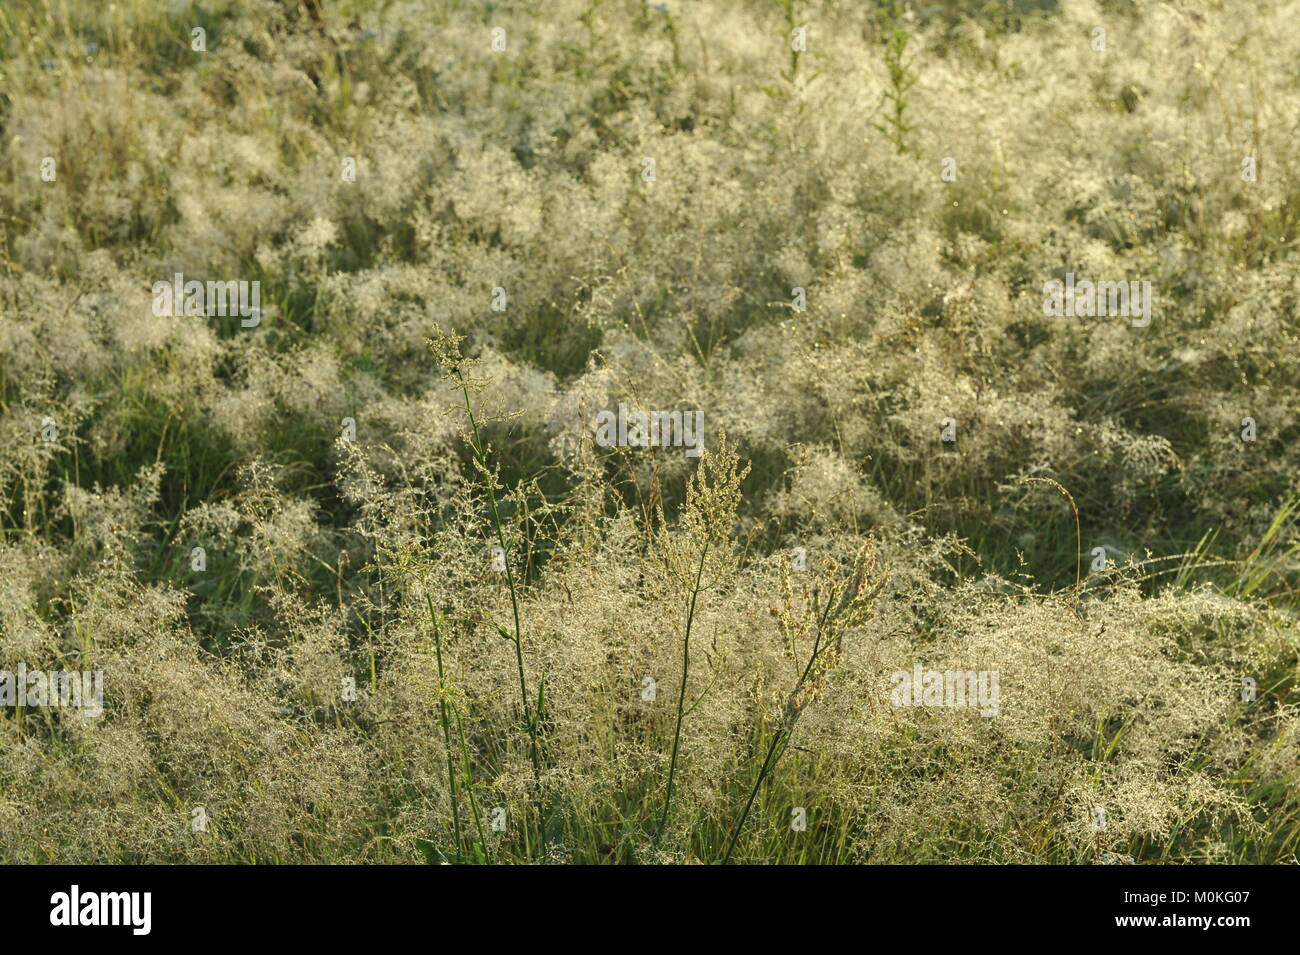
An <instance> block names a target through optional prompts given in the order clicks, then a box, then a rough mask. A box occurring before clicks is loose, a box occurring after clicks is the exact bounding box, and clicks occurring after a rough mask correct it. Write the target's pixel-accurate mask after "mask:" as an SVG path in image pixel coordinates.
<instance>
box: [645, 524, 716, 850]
mask: <svg viewBox="0 0 1300 955" xmlns="http://www.w3.org/2000/svg"><path fill="white" fill-rule="evenodd" d="M708 553H709V542H708V541H707V540H706V541H705V542H704V547H703V548H702V549H701V550H700V565H699V567H697V568H696V570H695V586H694V587H692V588H691V604H690V607H689V608H688V609H687V611H686V636H685V638H684V639H683V640H682V685H681V687H680V688H679V689H678V691H677V726H676V728H675V729H674V730H673V755H672V758H671V759H670V760H669V761H668V787H667V790H666V791H665V792H664V808H663V812H662V813H661V814H660V816H659V830H658V833H657V834H656V837H655V838H656V839H658V837H659V836H660V835H662V834H663V831H664V827H665V826H666V825H667V824H668V809H669V807H670V806H671V805H672V801H673V782H674V780H675V778H676V775H677V751H678V749H679V748H680V746H681V742H682V719H683V717H684V715H685V714H684V708H685V706H686V678H687V676H688V675H689V674H690V667H691V625H692V624H693V623H694V622H695V600H696V598H697V597H699V595H700V580H701V578H702V577H703V576H704V559H705V557H706V556H707V555H708Z"/></svg>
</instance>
